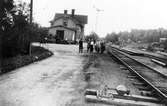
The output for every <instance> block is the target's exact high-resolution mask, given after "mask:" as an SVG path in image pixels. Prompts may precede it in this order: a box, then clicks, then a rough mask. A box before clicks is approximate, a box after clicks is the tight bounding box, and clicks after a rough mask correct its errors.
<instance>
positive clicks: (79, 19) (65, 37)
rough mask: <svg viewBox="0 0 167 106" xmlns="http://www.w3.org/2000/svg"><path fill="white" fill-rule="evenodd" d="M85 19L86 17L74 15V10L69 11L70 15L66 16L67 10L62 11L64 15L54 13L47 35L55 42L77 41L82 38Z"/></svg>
mask: <svg viewBox="0 0 167 106" xmlns="http://www.w3.org/2000/svg"><path fill="white" fill-rule="evenodd" d="M87 18H88V17H87V16H86V15H77V14H75V9H72V10H71V14H68V11H67V10H64V13H56V14H55V16H54V19H53V20H52V21H50V23H51V26H50V27H49V32H48V34H49V36H51V37H52V38H53V39H55V40H56V41H68V42H73V41H78V40H79V39H81V38H83V37H84V28H85V24H87V20H88V19H87Z"/></svg>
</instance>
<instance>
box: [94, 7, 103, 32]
mask: <svg viewBox="0 0 167 106" xmlns="http://www.w3.org/2000/svg"><path fill="white" fill-rule="evenodd" d="M93 8H95V9H96V23H95V32H96V33H97V27H98V15H99V12H102V11H104V10H101V9H99V8H96V7H95V6H93Z"/></svg>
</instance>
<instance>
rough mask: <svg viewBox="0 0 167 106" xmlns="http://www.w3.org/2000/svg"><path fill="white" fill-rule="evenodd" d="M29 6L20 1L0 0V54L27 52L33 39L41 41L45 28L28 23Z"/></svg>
mask: <svg viewBox="0 0 167 106" xmlns="http://www.w3.org/2000/svg"><path fill="white" fill-rule="evenodd" d="M29 16H30V6H29V4H27V3H25V2H22V1H17V2H16V1H15V2H14V1H13V0H0V53H1V54H0V56H1V58H2V57H11V56H16V55H18V54H28V53H29V48H30V44H31V42H33V41H41V39H43V38H44V36H46V35H47V28H43V27H40V26H39V25H38V24H37V23H33V24H30V23H29V21H30V18H29Z"/></svg>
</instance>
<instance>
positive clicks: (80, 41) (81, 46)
mask: <svg viewBox="0 0 167 106" xmlns="http://www.w3.org/2000/svg"><path fill="white" fill-rule="evenodd" d="M79 53H83V41H82V39H80V40H79Z"/></svg>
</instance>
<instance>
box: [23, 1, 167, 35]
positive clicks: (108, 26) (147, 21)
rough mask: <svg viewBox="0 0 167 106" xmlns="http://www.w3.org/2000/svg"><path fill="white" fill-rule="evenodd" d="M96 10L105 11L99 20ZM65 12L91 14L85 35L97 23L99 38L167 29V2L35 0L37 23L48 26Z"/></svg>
mask: <svg viewBox="0 0 167 106" xmlns="http://www.w3.org/2000/svg"><path fill="white" fill-rule="evenodd" d="M24 1H27V2H29V1H30V0H24ZM96 8H99V9H101V10H103V11H101V12H98V18H96V16H97V11H96ZM64 9H67V10H68V13H71V9H75V10H76V11H75V13H76V14H83V15H88V24H87V25H86V27H85V34H89V33H90V32H91V31H96V28H95V26H96V21H97V33H98V34H99V35H100V36H105V35H106V34H107V33H111V32H113V31H115V32H119V31H130V29H157V28H159V27H162V28H167V0H34V12H33V15H34V16H33V17H34V21H35V22H38V23H39V24H41V25H42V26H47V27H49V26H50V23H49V21H50V20H52V19H53V17H54V15H55V13H63V11H64Z"/></svg>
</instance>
